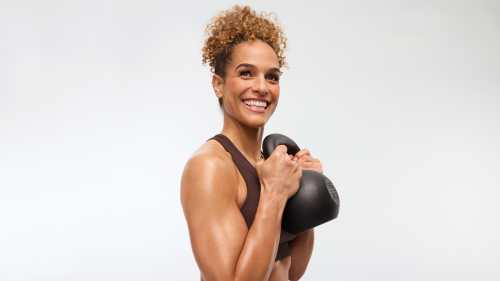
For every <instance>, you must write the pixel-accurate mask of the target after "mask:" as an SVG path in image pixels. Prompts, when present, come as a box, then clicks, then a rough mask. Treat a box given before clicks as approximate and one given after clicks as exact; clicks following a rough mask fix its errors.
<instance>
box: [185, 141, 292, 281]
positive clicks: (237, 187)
mask: <svg viewBox="0 0 500 281" xmlns="http://www.w3.org/2000/svg"><path fill="white" fill-rule="evenodd" d="M181 185H182V190H181V200H182V205H183V209H184V213H185V216H186V219H187V221H188V227H189V233H190V238H191V244H192V247H193V252H194V255H195V259H196V262H197V263H198V266H199V268H200V270H201V271H202V272H201V274H202V280H203V276H204V277H205V278H204V279H205V280H207V281H209V280H233V279H231V278H234V275H233V274H234V271H235V268H236V267H237V266H238V264H237V263H238V261H239V258H240V253H241V252H242V249H243V247H244V246H245V242H247V243H249V242H250V243H251V242H252V241H246V238H247V235H248V231H249V229H248V227H247V225H246V223H245V220H244V218H243V216H242V214H241V212H240V208H241V207H242V205H243V204H244V202H245V200H246V194H247V187H246V183H245V181H244V179H243V177H242V176H241V174H240V172H239V171H238V169H237V168H236V166H235V165H234V163H233V161H232V158H231V155H230V154H229V153H228V152H227V151H225V150H224V148H223V147H222V146H221V145H220V144H219V143H217V142H215V141H208V142H206V143H205V144H203V145H202V147H201V148H200V149H199V150H198V151H197V152H196V153H195V154H194V155H193V157H192V158H191V159H190V160H189V161H188V163H187V164H186V168H185V171H184V174H183V178H182V183H181ZM278 239H279V235H278ZM270 246H271V247H272V245H270ZM240 262H241V261H240ZM290 265H291V257H290V256H288V257H286V258H283V259H281V260H278V261H272V262H270V264H269V274H268V276H269V278H268V280H275V281H279V280H288V274H289V270H290Z"/></svg>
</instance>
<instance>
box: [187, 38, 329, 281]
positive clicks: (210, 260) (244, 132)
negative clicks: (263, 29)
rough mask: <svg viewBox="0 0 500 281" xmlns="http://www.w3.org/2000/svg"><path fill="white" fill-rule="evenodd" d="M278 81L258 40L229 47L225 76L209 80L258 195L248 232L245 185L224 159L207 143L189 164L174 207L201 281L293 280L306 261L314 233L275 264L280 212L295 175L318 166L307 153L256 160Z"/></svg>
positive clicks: (274, 61)
mask: <svg viewBox="0 0 500 281" xmlns="http://www.w3.org/2000/svg"><path fill="white" fill-rule="evenodd" d="M279 75H280V73H279V62H278V57H277V56H276V53H275V52H274V51H273V49H272V48H271V47H270V46H269V45H267V44H266V43H264V42H262V41H258V40H257V41H253V42H243V43H240V44H238V45H237V46H235V47H234V49H233V52H232V56H231V60H230V62H229V63H228V64H227V66H226V75H225V77H221V76H219V75H217V74H214V76H213V79H212V85H213V88H214V92H215V94H216V96H217V97H218V98H219V97H220V98H222V99H223V113H224V125H223V129H222V132H221V133H222V134H224V135H226V136H227V137H228V138H229V139H231V141H232V142H233V143H234V144H235V145H236V147H237V148H238V149H239V150H240V151H241V153H242V154H243V155H244V156H245V157H246V158H247V160H248V161H250V163H251V164H252V165H254V166H255V168H256V170H257V173H258V175H259V180H260V184H261V194H260V199H259V203H258V207H257V211H256V214H255V218H254V222H253V224H252V225H251V227H250V228H248V227H247V225H246V223H245V220H244V218H243V215H242V214H241V211H240V208H241V206H242V205H243V203H244V202H245V199H246V192H247V189H246V184H245V181H244V180H243V177H242V176H241V174H240V173H239V171H238V169H237V167H236V165H235V164H234V162H233V160H232V158H231V155H230V154H229V153H228V152H227V151H226V150H225V149H224V148H223V147H222V146H221V145H220V144H219V143H218V142H216V141H213V140H211V141H208V142H206V143H204V144H203V145H202V146H201V147H200V148H199V149H198V150H197V151H196V152H195V153H194V154H193V155H192V157H191V158H190V159H189V160H188V162H187V163H186V166H185V168H184V172H183V175H182V179H181V203H182V207H183V211H184V215H185V218H186V221H187V224H188V228H189V235H190V240H191V246H192V249H193V253H194V257H195V260H196V262H197V264H198V267H199V269H200V272H201V278H202V280H205V281H212V280H271V281H278V280H280V281H281V280H299V279H300V278H301V277H302V275H303V274H304V272H305V270H306V268H307V265H308V263H309V260H310V257H311V254H312V250H313V246H314V230H313V229H310V230H307V231H304V232H302V233H300V234H298V235H297V237H296V238H295V240H294V241H292V242H290V253H291V256H288V257H285V258H283V259H281V260H279V261H275V256H276V253H277V248H278V244H279V238H280V231H281V218H282V215H283V210H284V207H285V204H286V201H287V200H288V198H289V197H291V196H292V195H293V194H294V193H295V192H296V191H297V190H298V187H299V179H300V176H301V175H302V170H303V169H310V170H315V171H318V172H322V166H321V162H320V161H319V160H318V159H315V158H313V157H312V155H311V153H310V152H309V151H308V150H307V149H303V150H301V151H300V152H298V153H297V154H296V155H295V156H294V157H292V156H289V155H288V154H287V153H286V147H285V146H278V147H277V148H276V149H275V151H274V152H273V153H272V154H271V156H270V157H269V158H268V159H266V160H265V161H264V160H259V159H260V148H261V146H262V134H263V131H264V125H265V124H266V123H267V121H268V120H269V118H270V117H271V116H272V114H273V113H274V111H275V109H276V106H277V104H278V100H279V95H280V89H279ZM247 98H256V99H261V100H266V101H268V102H269V104H268V107H267V109H266V110H265V112H263V113H260V112H259V113H256V112H253V111H251V110H249V109H248V107H247V106H246V105H245V103H244V102H243V99H247Z"/></svg>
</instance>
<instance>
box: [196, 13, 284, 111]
mask: <svg viewBox="0 0 500 281" xmlns="http://www.w3.org/2000/svg"><path fill="white" fill-rule="evenodd" d="M205 32H206V35H207V38H206V40H205V43H204V45H203V48H202V62H203V63H204V64H208V65H209V66H210V70H211V72H212V73H215V74H217V75H219V76H221V77H225V74H226V73H225V68H226V66H227V64H228V63H229V61H230V59H231V53H232V50H233V48H234V46H236V45H237V44H239V43H242V42H246V41H254V40H262V41H264V42H266V43H267V44H268V45H269V46H271V48H272V49H273V50H274V52H275V53H276V55H277V56H278V62H279V66H280V68H281V67H283V66H284V65H286V62H285V54H284V51H285V49H286V46H287V39H286V37H285V34H284V33H283V30H282V28H281V27H280V25H279V24H278V23H277V20H276V19H275V17H274V16H273V15H272V14H266V13H260V14H257V13H256V12H255V11H254V10H252V8H250V7H249V6H239V5H235V6H233V7H232V8H231V9H228V10H225V11H222V12H221V13H219V14H218V15H217V16H215V17H214V18H212V20H211V21H210V23H209V24H208V25H207V26H206V29H205ZM219 102H220V101H219Z"/></svg>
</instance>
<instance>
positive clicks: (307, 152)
mask: <svg viewBox="0 0 500 281" xmlns="http://www.w3.org/2000/svg"><path fill="white" fill-rule="evenodd" d="M305 155H309V156H311V152H310V151H309V150H308V149H305V148H304V149H301V150H300V151H299V152H297V153H296V154H295V157H297V158H301V157H303V156H305Z"/></svg>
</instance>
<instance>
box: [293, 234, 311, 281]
mask: <svg viewBox="0 0 500 281" xmlns="http://www.w3.org/2000/svg"><path fill="white" fill-rule="evenodd" d="M313 247H314V228H312V229H308V230H306V231H304V232H301V233H299V234H298V235H297V237H296V238H295V239H294V240H292V241H290V255H291V256H292V265H291V266H290V271H289V272H288V278H289V279H290V280H291V281H296V280H299V279H300V278H301V277H302V275H304V272H306V268H307V265H308V264H309V260H310V259H311V254H312V251H313Z"/></svg>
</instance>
